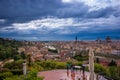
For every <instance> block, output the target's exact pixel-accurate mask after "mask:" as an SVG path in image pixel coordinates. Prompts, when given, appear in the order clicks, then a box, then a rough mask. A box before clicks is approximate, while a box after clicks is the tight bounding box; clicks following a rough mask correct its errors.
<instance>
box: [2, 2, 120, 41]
mask: <svg viewBox="0 0 120 80" xmlns="http://www.w3.org/2000/svg"><path fill="white" fill-rule="evenodd" d="M76 35H77V36H78V39H79V40H95V39H96V38H98V37H99V38H101V39H104V38H105V37H106V36H110V37H111V38H112V39H120V0H0V37H6V38H14V39H18V40H36V41H37V40H74V39H75V36H76Z"/></svg>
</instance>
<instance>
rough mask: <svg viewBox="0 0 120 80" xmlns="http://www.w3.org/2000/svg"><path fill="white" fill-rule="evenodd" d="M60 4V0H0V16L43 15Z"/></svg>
mask: <svg viewBox="0 0 120 80" xmlns="http://www.w3.org/2000/svg"><path fill="white" fill-rule="evenodd" d="M60 6H61V1H60V0H0V18H9V17H10V18H11V17H14V18H16V17H25V16H45V15H50V14H53V13H54V11H55V10H56V9H58V8H59V7H60Z"/></svg>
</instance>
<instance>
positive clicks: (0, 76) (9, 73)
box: [0, 72, 13, 80]
mask: <svg viewBox="0 0 120 80" xmlns="http://www.w3.org/2000/svg"><path fill="white" fill-rule="evenodd" d="M12 76H13V74H12V73H11V72H4V73H0V80H3V79H4V78H6V77H12Z"/></svg>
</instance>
